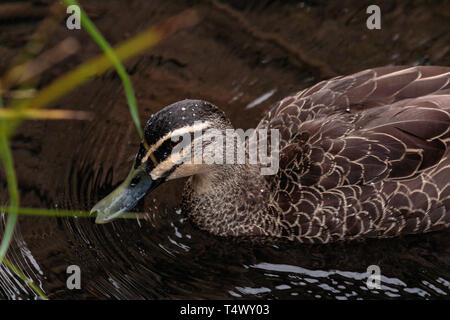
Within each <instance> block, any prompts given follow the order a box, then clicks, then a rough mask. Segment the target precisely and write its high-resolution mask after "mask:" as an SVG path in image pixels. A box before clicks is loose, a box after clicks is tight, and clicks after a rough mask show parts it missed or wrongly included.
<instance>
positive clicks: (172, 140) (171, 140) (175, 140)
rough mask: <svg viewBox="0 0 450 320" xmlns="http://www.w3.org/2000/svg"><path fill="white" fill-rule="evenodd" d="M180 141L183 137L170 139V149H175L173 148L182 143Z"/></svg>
mask: <svg viewBox="0 0 450 320" xmlns="http://www.w3.org/2000/svg"><path fill="white" fill-rule="evenodd" d="M180 141H181V137H177V138H172V139H170V140H169V148H170V149H173V147H175V146H176V145H177V144H178V143H180Z"/></svg>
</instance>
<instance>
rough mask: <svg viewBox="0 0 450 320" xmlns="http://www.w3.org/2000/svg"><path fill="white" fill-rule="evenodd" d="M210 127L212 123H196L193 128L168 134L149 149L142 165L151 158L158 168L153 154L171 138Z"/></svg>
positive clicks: (189, 127) (188, 127)
mask: <svg viewBox="0 0 450 320" xmlns="http://www.w3.org/2000/svg"><path fill="white" fill-rule="evenodd" d="M210 125H211V122H201V123H194V125H192V126H186V127H182V128H178V129H176V130H174V131H171V132H169V133H168V134H166V135H165V136H164V137H162V138H161V139H159V140H158V141H157V142H156V143H155V144H154V145H152V146H151V147H150V148H149V149H148V151H147V153H146V154H145V156H144V157H143V158H142V160H141V163H144V162H146V161H147V160H148V158H149V157H150V159H151V160H152V161H153V163H154V165H155V166H156V164H157V163H156V159H155V158H154V157H153V152H155V151H156V150H157V149H158V148H159V147H160V146H161V145H162V144H163V143H164V142H165V141H166V140H168V139H170V138H171V137H180V136H183V135H184V134H187V133H192V132H195V131H200V130H203V129H206V128H208V127H210Z"/></svg>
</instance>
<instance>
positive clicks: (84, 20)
mask: <svg viewBox="0 0 450 320" xmlns="http://www.w3.org/2000/svg"><path fill="white" fill-rule="evenodd" d="M63 1H64V3H65V4H66V5H67V6H70V5H77V6H78V7H79V8H80V12H81V24H82V26H83V27H84V28H85V29H86V31H87V32H88V33H89V34H90V35H91V37H92V38H93V39H94V41H95V42H96V43H97V44H98V46H99V47H100V48H101V49H102V50H103V51H104V52H105V54H106V56H107V57H108V58H109V59H110V60H111V63H112V64H113V65H114V67H115V68H116V70H117V73H118V74H119V77H120V79H121V80H122V83H123V86H124V88H125V95H126V98H127V101H128V107H129V108H130V113H131V117H132V118H133V121H134V124H135V126H136V129H137V131H138V133H139V137H140V138H141V140H143V139H144V135H143V133H142V128H141V121H140V119H139V112H138V108H137V102H136V96H135V94H134V89H133V85H132V84H131V79H130V77H129V76H128V73H127V72H126V70H125V68H124V66H123V64H122V62H121V61H120V59H119V58H118V57H117V55H116V53H115V52H114V50H113V48H112V47H111V46H110V45H109V43H108V42H107V41H106V40H105V38H103V36H102V35H101V33H100V31H98V29H97V27H96V26H95V25H94V24H93V23H92V21H91V19H89V17H88V16H87V15H86V13H85V12H84V10H83V9H82V8H81V6H80V4H79V3H78V1H76V0H63Z"/></svg>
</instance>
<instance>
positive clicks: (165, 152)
mask: <svg viewBox="0 0 450 320" xmlns="http://www.w3.org/2000/svg"><path fill="white" fill-rule="evenodd" d="M190 135H191V141H193V139H194V133H193V132H191V133H190ZM182 141H183V140H182V139H181V137H180V139H179V141H172V139H167V140H166V141H164V142H163V143H162V144H161V146H159V148H158V149H156V150H155V152H153V155H154V157H155V159H156V161H157V163H161V162H163V161H164V160H166V159H167V158H168V157H169V156H170V155H171V153H172V150H173V148H174V147H175V146H176V145H177V144H178V143H180V142H182Z"/></svg>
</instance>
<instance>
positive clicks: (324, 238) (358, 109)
mask: <svg viewBox="0 0 450 320" xmlns="http://www.w3.org/2000/svg"><path fill="white" fill-rule="evenodd" d="M209 129H213V130H215V131H217V132H220V133H224V132H226V131H227V130H233V129H234V128H233V126H232V124H231V122H230V120H229V119H228V118H227V117H226V115H225V114H224V112H223V111H221V110H220V109H219V108H218V107H217V106H215V105H214V104H212V103H210V102H207V101H204V100H191V99H187V100H182V101H178V102H175V103H173V104H171V105H169V106H166V107H164V108H163V109H162V110H160V111H159V112H157V113H155V114H153V115H152V116H151V117H150V119H149V120H148V122H147V123H146V126H145V129H144V136H145V138H144V140H143V141H142V142H141V143H140V146H139V150H138V152H137V154H136V157H135V161H134V165H133V167H132V169H131V171H130V173H129V174H128V176H127V177H126V179H125V180H124V181H123V183H121V184H120V185H119V186H118V187H117V188H116V189H115V190H114V191H112V192H111V193H110V194H109V195H108V196H106V197H105V198H104V199H102V200H100V201H99V202H98V203H97V204H96V205H95V206H94V207H93V208H92V210H91V212H92V213H95V214H96V223H99V224H102V223H107V222H110V221H112V220H114V219H115V218H117V217H119V216H120V215H122V214H123V213H124V212H127V211H129V210H131V209H132V208H133V207H135V206H136V204H137V203H138V201H139V200H140V199H142V198H143V197H144V196H145V195H146V194H148V193H149V192H150V191H152V190H154V189H155V188H157V187H158V186H159V185H161V184H162V183H164V182H166V181H170V180H174V179H179V178H184V177H188V179H187V181H186V183H185V187H184V191H183V195H182V199H181V208H182V210H183V211H184V212H185V213H186V214H187V216H188V217H189V219H190V221H191V222H192V223H193V224H194V225H195V226H196V227H198V228H199V229H201V230H203V231H206V232H209V233H211V234H213V235H215V236H217V237H223V238H231V239H239V240H243V241H250V242H262V243H275V242H276V241H278V240H288V241H291V242H299V243H313V244H314V243H321V244H322V243H331V242H336V241H348V240H355V239H368V238H390V237H395V236H402V235H407V234H419V233H426V232H431V231H437V230H443V229H445V228H448V227H449V225H450V68H449V67H441V66H414V67H409V66H386V67H378V68H373V69H367V70H364V71H361V72H358V73H355V74H351V75H347V76H339V77H335V78H332V79H329V80H324V81H321V82H319V83H318V84H316V85H314V86H312V87H310V88H307V89H304V90H301V91H300V92H298V93H296V94H294V95H291V96H288V97H286V98H284V99H282V100H281V101H279V102H278V103H276V104H275V105H273V106H272V107H271V108H270V109H269V110H267V111H266V113H265V115H264V116H263V118H262V119H261V121H260V122H259V124H258V126H257V127H256V128H255V130H254V131H253V133H252V135H253V136H255V135H258V132H260V131H261V130H266V132H270V133H269V134H267V138H266V140H264V139H262V140H263V142H264V141H265V143H267V144H268V148H269V149H270V148H271V147H272V149H273V150H274V151H275V150H276V151H277V152H276V153H275V154H276V157H277V159H278V168H277V170H276V171H275V170H273V171H274V172H272V173H271V174H261V172H262V171H261V169H262V167H267V163H262V162H261V163H260V162H257V163H255V162H253V163H250V161H249V160H248V159H246V160H245V161H241V162H239V163H238V162H237V161H236V162H235V163H228V162H226V161H225V162H224V161H222V162H217V163H216V162H215V161H209V162H207V161H200V162H198V161H197V162H195V161H180V159H184V160H186V159H187V160H192V159H191V158H192V154H191V155H189V153H188V152H186V154H184V152H185V151H186V150H191V151H192V150H196V151H202V152H205V151H206V149H207V148H208V147H209V148H210V149H211V144H212V142H213V141H214V139H210V140H208V139H203V140H202V141H200V143H196V142H198V141H197V140H198V139H199V138H198V136H200V137H201V136H202V134H203V133H206V131H207V130H209ZM272 132H276V133H277V134H271V133H272ZM197 133H200V134H198V136H197V137H196V134H197ZM269 136H270V139H269ZM273 136H276V137H277V140H276V139H272V137H273ZM180 137H191V138H192V139H181V138H180ZM182 140H183V141H184V145H185V146H184V148H181V147H180V141H182ZM217 140H219V139H217ZM269 140H270V141H269ZM273 141H276V142H277V143H276V144H277V146H276V147H275V146H274V145H272V144H273ZM250 146H251V144H250V143H246V144H245V150H246V152H247V153H248V152H249V149H250ZM186 147H188V148H186ZM177 148H178V150H177ZM215 148H217V145H215ZM230 150H231V152H232V153H233V152H236V151H235V150H236V148H229V150H228V151H227V152H229V151H230ZM210 151H211V150H210ZM222 152H224V151H223V150H222V149H220V151H219V154H220V153H222ZM186 155H188V156H187V157H186ZM183 157H184V158H183Z"/></svg>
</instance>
